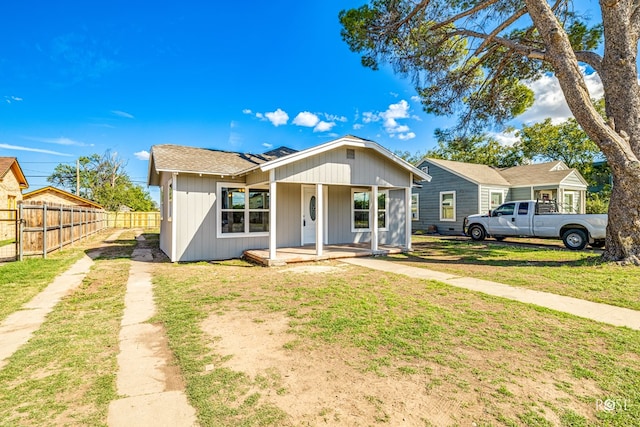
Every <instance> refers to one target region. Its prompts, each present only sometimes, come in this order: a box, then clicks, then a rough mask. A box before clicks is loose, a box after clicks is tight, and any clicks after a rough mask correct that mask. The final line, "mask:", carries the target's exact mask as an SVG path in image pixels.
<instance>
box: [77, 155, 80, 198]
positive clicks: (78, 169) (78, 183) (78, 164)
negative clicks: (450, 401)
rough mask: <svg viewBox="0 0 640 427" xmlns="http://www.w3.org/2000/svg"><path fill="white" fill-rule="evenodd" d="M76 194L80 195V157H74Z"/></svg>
mask: <svg viewBox="0 0 640 427" xmlns="http://www.w3.org/2000/svg"><path fill="white" fill-rule="evenodd" d="M76 196H80V159H76Z"/></svg>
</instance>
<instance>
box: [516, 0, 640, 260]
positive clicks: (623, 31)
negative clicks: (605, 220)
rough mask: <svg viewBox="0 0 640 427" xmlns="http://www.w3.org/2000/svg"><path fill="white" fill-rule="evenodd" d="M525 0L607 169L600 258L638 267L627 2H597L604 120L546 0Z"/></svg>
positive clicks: (639, 164)
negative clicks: (611, 179) (607, 195)
mask: <svg viewBox="0 0 640 427" xmlns="http://www.w3.org/2000/svg"><path fill="white" fill-rule="evenodd" d="M525 1H526V4H527V9H528V11H529V13H530V16H531V18H532V20H533V22H534V23H535V25H536V27H537V28H538V30H539V31H540V35H541V36H542V38H543V40H544V41H545V45H546V47H547V50H546V54H545V59H546V60H548V61H549V62H550V63H551V65H552V66H553V68H554V71H555V73H556V76H557V78H558V81H559V82H560V87H561V88H562V91H563V93H564V96H565V99H566V101H567V104H568V105H569V108H570V109H571V112H572V113H573V115H574V116H575V118H576V120H577V121H578V123H580V125H581V126H582V128H583V129H584V131H585V132H586V133H587V135H589V137H590V138H591V139H592V140H593V141H594V142H595V143H596V144H598V146H599V147H600V149H601V150H602V152H603V153H604V155H605V156H606V158H607V161H608V163H609V166H610V167H611V170H612V171H613V175H614V183H613V192H612V195H611V202H610V204H609V225H608V226H607V237H606V247H605V253H604V258H605V259H606V260H609V261H622V262H631V263H634V264H636V265H640V263H639V261H638V257H639V254H640V161H639V160H638V154H639V153H640V88H639V87H638V82H637V79H638V75H637V68H636V56H637V49H638V46H637V37H638V35H637V32H636V30H635V26H634V25H635V24H634V23H633V22H632V19H631V16H632V11H633V9H632V8H631V3H630V2H628V0H627V1H625V0H621V1H619V2H615V3H612V4H609V5H606V6H605V5H603V6H602V7H603V11H602V19H603V23H604V28H605V55H604V58H603V61H602V63H601V64H598V66H597V70H598V72H599V73H600V77H601V79H602V82H603V85H604V89H605V104H606V108H607V115H608V116H609V118H610V119H611V120H610V122H609V123H607V122H605V121H604V120H603V119H602V117H600V116H599V114H598V113H597V111H596V109H595V108H594V106H593V105H592V103H591V99H590V95H589V91H588V89H587V86H586V84H585V81H584V77H583V75H582V72H581V71H580V68H579V66H578V60H577V58H576V55H575V53H574V52H573V49H572V48H571V44H570V43H569V39H568V37H567V34H566V33H565V32H564V30H563V29H562V26H561V25H560V23H559V22H558V21H557V19H556V17H555V16H554V14H553V11H552V10H551V8H550V7H549V5H548V3H547V2H546V1H545V0H525Z"/></svg>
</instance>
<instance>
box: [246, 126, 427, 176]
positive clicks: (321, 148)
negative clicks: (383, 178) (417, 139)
mask: <svg viewBox="0 0 640 427" xmlns="http://www.w3.org/2000/svg"><path fill="white" fill-rule="evenodd" d="M339 147H354V148H355V147H357V148H368V149H371V150H373V151H375V152H377V153H378V154H380V155H381V156H383V157H385V158H388V159H389V160H391V161H392V162H394V163H395V164H396V165H398V166H400V167H401V168H402V169H405V170H407V171H408V172H410V173H412V174H414V175H416V176H417V177H419V178H421V179H423V180H425V181H431V176H430V175H428V174H427V173H425V172H423V171H421V170H420V169H418V168H416V167H415V166H413V165H412V164H411V163H409V162H407V161H406V160H404V159H402V158H400V157H399V156H397V155H395V154H393V153H392V152H391V151H389V150H387V149H386V148H384V147H383V146H381V145H380V144H378V143H377V142H374V141H370V140H368V139H364V138H359V137H357V136H353V135H347V136H343V137H341V138H338V139H335V140H332V141H329V142H326V143H324V144H321V145H317V146H315V147H311V148H307V149H306V150H302V151H297V152H295V153H292V154H289V155H287V156H284V157H281V158H278V159H275V160H271V161H269V162H266V163H263V164H261V165H258V166H255V167H253V168H251V169H258V168H259V169H260V170H262V171H265V172H266V171H270V170H272V169H276V168H279V167H282V166H285V165H288V164H291V163H294V162H298V161H300V160H304V159H306V158H309V157H312V156H315V155H317V154H320V153H324V152H326V151H330V150H335V149H336V148H339Z"/></svg>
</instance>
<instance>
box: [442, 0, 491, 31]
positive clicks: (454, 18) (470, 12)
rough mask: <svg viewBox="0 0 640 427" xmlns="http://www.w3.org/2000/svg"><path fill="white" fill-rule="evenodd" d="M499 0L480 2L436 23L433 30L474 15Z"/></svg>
mask: <svg viewBox="0 0 640 427" xmlns="http://www.w3.org/2000/svg"><path fill="white" fill-rule="evenodd" d="M498 1H499V0H487V1H485V2H483V3H480V4H478V5H476V6H475V7H472V8H471V9H468V10H465V11H464V12H461V13H459V14H457V15H454V16H452V17H451V18H449V19H447V20H444V21H442V22H438V23H437V24H436V25H434V26H433V27H431V30H437V29H438V28H442V27H444V26H447V25H449V24H452V23H454V22H456V21H457V20H458V19H462V18H464V17H467V16H469V15H473V14H474V13H476V12H479V11H481V10H482V9H486V8H487V7H489V6H491V5H492V4H495V3H497V2H498Z"/></svg>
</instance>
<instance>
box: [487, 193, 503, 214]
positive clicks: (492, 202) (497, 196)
mask: <svg viewBox="0 0 640 427" xmlns="http://www.w3.org/2000/svg"><path fill="white" fill-rule="evenodd" d="M503 197H504V193H503V192H502V191H491V192H490V193H489V209H491V210H493V209H495V208H497V207H498V206H500V205H501V204H502V202H503Z"/></svg>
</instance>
